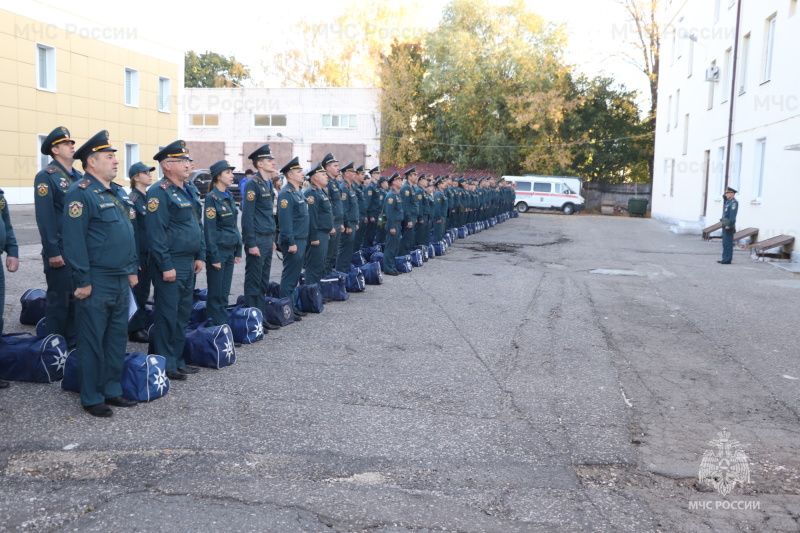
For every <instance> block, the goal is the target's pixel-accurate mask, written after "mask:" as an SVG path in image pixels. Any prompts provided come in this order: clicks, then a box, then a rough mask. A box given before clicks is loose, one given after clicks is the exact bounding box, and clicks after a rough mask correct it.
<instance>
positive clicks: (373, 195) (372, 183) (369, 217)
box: [359, 167, 383, 247]
mask: <svg viewBox="0 0 800 533" xmlns="http://www.w3.org/2000/svg"><path fill="white" fill-rule="evenodd" d="M368 175H369V178H370V179H369V183H367V184H366V185H365V186H364V205H365V206H366V210H365V211H364V213H365V216H364V220H366V223H365V224H364V236H363V237H362V239H361V243H360V244H359V246H366V247H369V246H372V243H373V242H374V241H375V231H376V229H377V226H376V224H377V222H378V216H379V215H380V214H381V209H383V199H381V198H379V192H380V190H381V185H380V181H379V180H380V168H378V167H375V168H373V169H372V170H370V171H369V173H368Z"/></svg>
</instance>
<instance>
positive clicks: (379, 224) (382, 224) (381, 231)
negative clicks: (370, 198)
mask: <svg viewBox="0 0 800 533" xmlns="http://www.w3.org/2000/svg"><path fill="white" fill-rule="evenodd" d="M376 192H377V193H378V202H379V209H378V216H376V217H375V239H374V242H376V243H381V244H383V243H386V215H385V214H384V213H383V206H384V205H386V195H387V194H389V176H381V177H380V179H379V180H378V189H376ZM370 246H372V245H371V244H370Z"/></svg>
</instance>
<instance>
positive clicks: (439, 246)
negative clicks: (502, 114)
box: [432, 241, 447, 256]
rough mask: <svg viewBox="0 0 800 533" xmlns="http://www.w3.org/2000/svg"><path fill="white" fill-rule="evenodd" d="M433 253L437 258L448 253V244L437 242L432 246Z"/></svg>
mask: <svg viewBox="0 0 800 533" xmlns="http://www.w3.org/2000/svg"><path fill="white" fill-rule="evenodd" d="M432 246H433V253H434V254H435V255H437V256H441V255H444V254H445V253H446V252H447V248H446V246H447V245H446V244H445V243H444V241H439V242H435V243H433V244H432Z"/></svg>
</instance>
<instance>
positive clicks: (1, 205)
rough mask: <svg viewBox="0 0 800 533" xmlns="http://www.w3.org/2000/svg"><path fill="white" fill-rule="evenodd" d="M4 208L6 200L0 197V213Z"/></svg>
mask: <svg viewBox="0 0 800 533" xmlns="http://www.w3.org/2000/svg"><path fill="white" fill-rule="evenodd" d="M5 208H6V199H5V198H3V197H2V196H0V211H2V210H3V209H5Z"/></svg>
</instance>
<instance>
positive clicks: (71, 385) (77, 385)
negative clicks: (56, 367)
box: [61, 349, 81, 392]
mask: <svg viewBox="0 0 800 533" xmlns="http://www.w3.org/2000/svg"><path fill="white" fill-rule="evenodd" d="M61 388H62V389H64V390H68V391H72V392H80V391H81V380H80V379H78V354H76V353H75V350H74V349H73V350H70V351H69V353H68V354H67V359H66V362H65V363H64V378H63V379H62V380H61Z"/></svg>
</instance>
